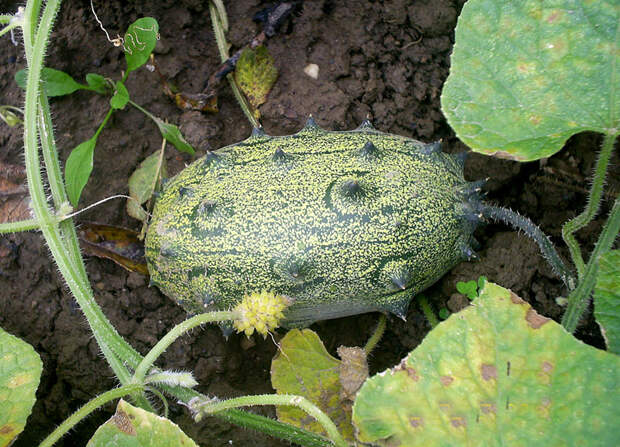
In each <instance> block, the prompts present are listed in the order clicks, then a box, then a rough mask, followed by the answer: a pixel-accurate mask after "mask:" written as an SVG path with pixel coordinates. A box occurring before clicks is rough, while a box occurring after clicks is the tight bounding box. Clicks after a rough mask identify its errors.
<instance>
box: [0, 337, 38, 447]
mask: <svg viewBox="0 0 620 447" xmlns="http://www.w3.org/2000/svg"><path fill="white" fill-rule="evenodd" d="M42 370H43V364H42V363H41V359H40V358H39V354H37V353H36V352H35V350H34V349H33V348H32V346H30V345H29V344H28V343H26V342H25V341H22V340H20V339H19V338H17V337H14V336H13V335H10V334H8V333H6V332H4V331H3V330H2V329H0V447H5V446H8V445H10V444H11V443H12V441H13V440H14V439H15V438H16V437H17V435H19V434H20V433H21V432H22V431H23V430H24V426H25V425H26V419H28V415H30V412H31V411H32V406H33V405H34V401H35V392H36V391H37V387H38V386H39V380H40V379H41V371H42Z"/></svg>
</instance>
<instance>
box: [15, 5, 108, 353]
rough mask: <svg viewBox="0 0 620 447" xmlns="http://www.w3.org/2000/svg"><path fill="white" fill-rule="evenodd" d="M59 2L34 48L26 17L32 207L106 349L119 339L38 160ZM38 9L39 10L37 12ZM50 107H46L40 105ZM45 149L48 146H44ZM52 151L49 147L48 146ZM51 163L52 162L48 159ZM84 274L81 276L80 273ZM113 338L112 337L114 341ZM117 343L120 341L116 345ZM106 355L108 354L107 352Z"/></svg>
mask: <svg viewBox="0 0 620 447" xmlns="http://www.w3.org/2000/svg"><path fill="white" fill-rule="evenodd" d="M34 3H36V2H32V3H30V2H28V4H27V7H26V10H27V11H28V10H33V8H34V7H33V6H32V5H33V4H34ZM59 6H60V1H59V0H49V1H48V2H47V3H46V6H45V9H44V11H43V15H42V17H41V20H40V25H39V28H38V32H37V35H36V37H35V39H34V44H33V45H32V48H30V49H29V44H28V42H30V41H31V40H29V39H31V38H32V36H29V35H28V33H29V30H30V29H31V28H32V23H31V22H32V21H33V20H34V21H36V19H37V17H36V16H35V17H33V16H31V15H28V14H26V15H25V17H24V27H23V29H24V40H25V47H26V52H27V54H30V59H29V69H28V77H27V81H26V101H25V108H24V154H25V165H26V174H27V177H28V190H29V192H30V199H31V207H32V210H33V212H34V215H35V218H36V220H37V222H38V223H39V226H40V229H41V232H42V233H43V236H44V237H45V240H46V242H47V244H48V246H49V248H50V251H51V253H52V256H53V258H54V260H55V261H56V263H57V265H58V268H59V270H60V272H61V274H62V275H63V277H64V278H65V281H67V285H68V286H69V289H70V290H71V292H72V293H73V295H74V296H75V298H76V300H77V302H78V304H79V306H80V308H81V309H82V311H83V312H84V315H85V316H86V319H87V320H88V322H89V325H90V326H91V329H92V332H93V335H94V336H95V338H96V339H97V342H98V343H99V345H100V346H104V345H106V344H107V342H108V341H109V340H110V338H116V339H120V335H118V333H117V332H116V330H115V329H114V327H113V326H112V325H111V324H110V322H109V321H108V320H107V318H106V317H105V316H104V315H103V312H102V311H101V308H99V306H98V305H97V304H96V302H95V301H94V298H93V294H92V290H91V289H90V284H89V283H88V279H87V278H86V277H85V272H84V271H83V270H81V269H80V268H79V267H77V266H76V265H75V264H74V262H73V257H72V256H71V255H70V254H69V253H70V251H71V250H70V249H69V246H68V245H67V244H66V243H65V240H64V238H63V235H62V234H61V232H60V228H59V224H58V221H57V219H56V216H55V214H54V213H52V212H51V211H50V209H49V207H48V204H47V197H46V193H45V189H44V187H43V179H42V177H41V169H40V165H39V156H38V150H37V149H38V145H37V143H38V141H37V140H38V133H37V130H38V129H37V127H38V126H37V118H38V109H39V104H38V101H37V99H38V97H39V86H40V81H41V70H42V68H43V57H44V54H45V49H46V47H47V42H48V39H49V34H50V32H51V28H52V23H53V20H54V17H55V15H56V12H57V10H58V7H59ZM34 9H37V8H34ZM37 10H38V9H37ZM41 105H42V106H45V105H47V104H46V103H43V104H41ZM48 137H50V134H49V133H48V134H47V135H43V138H42V141H47V139H48ZM44 145H45V143H44ZM45 146H46V148H47V149H48V150H49V149H50V147H48V146H49V145H45ZM48 160H49V158H48ZM82 272H83V273H84V275H82V274H81V273H82ZM111 335H112V337H111ZM117 343H118V341H117ZM104 352H105V351H104Z"/></svg>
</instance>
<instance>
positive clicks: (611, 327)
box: [594, 250, 620, 354]
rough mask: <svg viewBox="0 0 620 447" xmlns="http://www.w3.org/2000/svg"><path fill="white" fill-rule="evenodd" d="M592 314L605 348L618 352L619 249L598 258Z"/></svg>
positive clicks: (619, 341) (619, 310) (619, 320)
mask: <svg viewBox="0 0 620 447" xmlns="http://www.w3.org/2000/svg"><path fill="white" fill-rule="evenodd" d="M594 316H595V317H596V321H597V322H598V324H599V325H600V326H601V332H602V333H603V337H605V342H606V343H607V349H609V350H610V351H611V352H613V353H615V354H620V250H611V251H609V252H607V253H605V254H604V255H602V256H601V257H600V259H599V264H598V276H597V278H596V286H595V287H594Z"/></svg>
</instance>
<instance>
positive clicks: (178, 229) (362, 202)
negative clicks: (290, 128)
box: [146, 119, 480, 327]
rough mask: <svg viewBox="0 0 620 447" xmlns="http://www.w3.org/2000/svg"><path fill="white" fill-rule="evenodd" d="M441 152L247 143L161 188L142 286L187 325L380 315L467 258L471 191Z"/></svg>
mask: <svg viewBox="0 0 620 447" xmlns="http://www.w3.org/2000/svg"><path fill="white" fill-rule="evenodd" d="M462 164H463V163H462V159H459V157H454V156H452V155H449V154H446V153H442V152H441V150H440V148H439V143H433V144H424V143H421V142H419V141H416V140H413V139H410V138H406V137H402V136H398V135H393V134H386V133H382V132H379V131H377V130H375V129H374V128H373V127H372V126H371V124H370V123H369V122H364V123H363V124H362V125H361V126H360V127H359V128H357V129H355V130H353V131H348V132H328V131H325V130H323V129H321V128H320V127H318V126H317V125H316V124H315V123H314V121H313V120H312V119H309V120H308V123H307V124H306V126H305V127H304V128H303V129H302V130H301V131H300V132H298V133H297V134H295V135H290V136H284V137H275V136H268V135H265V134H264V133H263V132H261V131H259V130H255V131H254V133H253V134H252V136H251V137H250V138H248V139H247V140H245V141H242V142H240V143H238V144H234V145H232V146H228V147H225V148H223V149H220V150H218V151H216V152H210V153H208V154H207V155H206V156H205V157H203V158H201V159H199V160H197V161H195V162H194V163H193V164H191V165H190V166H189V167H187V168H186V169H185V170H183V171H182V172H180V173H179V174H178V175H177V176H176V177H174V178H173V179H171V180H170V181H169V182H168V183H167V184H166V186H165V188H164V191H163V192H162V194H161V196H160V197H159V199H158V201H157V203H156V205H155V209H154V212H153V217H152V220H151V223H150V227H149V231H148V233H147V237H146V256H147V261H148V265H149V270H150V273H151V280H152V282H153V283H154V284H156V285H157V286H158V287H159V288H160V289H161V290H162V291H163V292H164V293H166V294H167V295H168V296H170V297H171V298H173V299H174V300H176V301H177V302H178V303H179V304H180V305H181V306H182V307H183V308H185V309H186V310H187V311H188V312H190V313H198V312H204V311H205V310H206V309H209V308H215V309H230V308H232V307H234V306H235V305H236V304H237V303H238V302H239V301H240V300H241V298H242V297H243V296H244V294H250V293H252V292H261V291H269V292H273V293H276V294H281V295H285V296H287V297H289V298H290V299H291V300H292V305H291V306H290V307H289V308H288V309H287V310H286V312H285V321H284V324H283V325H284V326H286V327H295V326H306V325H308V324H310V323H312V322H314V321H318V320H324V319H329V318H336V317H341V316H346V315H353V314H359V313H364V312H369V311H389V312H392V313H394V314H396V315H399V316H401V317H403V318H404V316H405V314H406V311H407V307H408V304H409V302H410V301H411V299H412V297H413V296H414V295H415V294H416V293H417V292H419V291H421V290H424V289H425V288H427V287H428V286H430V285H431V284H433V283H434V282H435V281H436V280H437V279H439V278H440V277H441V276H442V275H444V274H445V273H446V272H447V271H448V270H449V269H450V268H451V267H453V266H454V265H455V264H457V263H458V262H459V261H461V260H463V259H467V258H469V257H471V256H472V254H473V251H472V249H471V246H472V243H473V242H474V241H473V237H472V232H473V230H474V228H475V226H476V224H477V222H478V219H477V216H476V213H475V212H474V211H473V210H475V205H476V203H478V191H479V190H480V188H479V186H480V184H479V183H468V182H466V181H465V180H464V178H463V166H462Z"/></svg>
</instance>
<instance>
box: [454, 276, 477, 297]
mask: <svg viewBox="0 0 620 447" xmlns="http://www.w3.org/2000/svg"><path fill="white" fill-rule="evenodd" d="M456 290H458V292H459V293H462V294H463V295H465V296H466V297H467V298H469V299H470V300H473V299H474V298H476V297H477V296H478V283H477V282H476V281H474V280H471V281H467V282H463V281H459V282H457V283H456Z"/></svg>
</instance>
